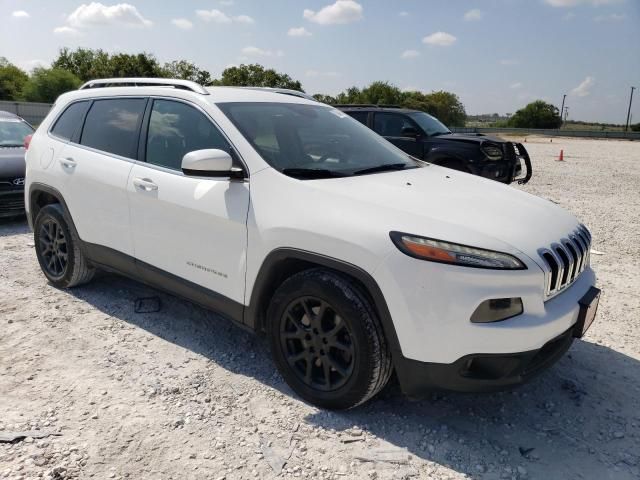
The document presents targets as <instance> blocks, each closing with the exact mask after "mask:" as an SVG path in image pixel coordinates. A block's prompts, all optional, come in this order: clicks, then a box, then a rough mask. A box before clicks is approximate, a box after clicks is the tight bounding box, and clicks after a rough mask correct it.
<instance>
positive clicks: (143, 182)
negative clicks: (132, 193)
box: [133, 178, 158, 192]
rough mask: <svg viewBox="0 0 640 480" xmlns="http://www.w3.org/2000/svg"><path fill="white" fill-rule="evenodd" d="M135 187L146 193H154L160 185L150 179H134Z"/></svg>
mask: <svg viewBox="0 0 640 480" xmlns="http://www.w3.org/2000/svg"><path fill="white" fill-rule="evenodd" d="M133 185H134V186H135V187H136V188H137V189H139V190H142V191H144V192H154V191H156V190H158V185H156V184H155V183H153V181H152V180H150V179H148V178H134V179H133Z"/></svg>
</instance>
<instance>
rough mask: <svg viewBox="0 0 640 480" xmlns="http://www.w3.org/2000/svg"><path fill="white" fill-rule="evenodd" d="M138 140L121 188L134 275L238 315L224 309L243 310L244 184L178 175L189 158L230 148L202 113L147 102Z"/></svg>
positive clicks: (165, 102)
mask: <svg viewBox="0 0 640 480" xmlns="http://www.w3.org/2000/svg"><path fill="white" fill-rule="evenodd" d="M141 141H142V142H145V148H144V150H145V153H144V158H141V159H140V160H141V161H139V162H138V163H137V164H136V165H135V166H134V167H133V170H132V172H131V175H130V177H129V183H128V186H127V191H128V195H129V205H130V210H131V225H132V232H133V241H134V248H135V257H136V259H137V260H138V261H139V264H140V268H141V269H145V270H146V271H147V272H149V271H152V272H153V271H155V272H157V273H160V274H162V273H169V274H171V276H169V277H168V278H173V280H176V279H177V280H178V281H179V280H185V281H187V283H185V285H186V287H188V288H195V290H197V291H200V292H203V290H202V289H203V288H204V289H206V291H207V292H209V293H207V292H204V293H203V295H206V296H207V295H208V297H210V298H214V299H216V301H217V302H219V305H215V304H214V305H213V306H214V307H215V308H217V309H218V310H220V311H222V312H223V313H230V316H232V317H235V316H237V315H235V314H236V313H238V312H237V311H235V312H234V311H233V308H232V309H231V311H227V309H226V307H228V306H229V301H230V302H231V304H232V305H235V306H236V307H238V308H241V304H242V302H243V301H244V280H245V278H244V276H245V270H246V251H247V231H246V229H247V227H246V221H247V211H248V208H249V183H248V182H244V181H238V180H230V179H228V178H201V177H189V176H185V175H184V174H183V173H182V171H181V169H180V166H181V162H182V157H183V156H184V155H185V154H186V153H188V152H191V151H194V150H202V149H207V148H218V149H222V150H226V151H229V152H231V148H232V147H231V146H230V144H229V143H228V141H227V140H226V139H225V137H224V136H223V135H222V134H221V132H220V130H219V129H218V128H217V127H216V125H215V124H214V123H213V122H212V120H211V119H210V118H209V117H208V116H207V115H206V114H204V113H203V112H202V111H201V110H199V109H198V108H196V107H194V106H192V105H191V104H187V103H184V102H181V101H177V100H167V99H155V100H153V105H152V107H151V113H150V116H149V121H148V134H147V135H146V138H145V135H144V134H143V135H142V138H141ZM158 269H159V270H161V271H162V272H158ZM214 292H215V293H214ZM216 293H217V294H218V295H216ZM187 296H192V297H193V295H189V294H187ZM234 308H235V307H234ZM236 310H237V309H236ZM240 315H241V313H240Z"/></svg>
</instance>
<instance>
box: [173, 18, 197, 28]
mask: <svg viewBox="0 0 640 480" xmlns="http://www.w3.org/2000/svg"><path fill="white" fill-rule="evenodd" d="M171 23H173V24H174V25H175V26H176V27H178V28H180V29H182V30H191V29H192V28H193V23H192V22H191V21H190V20H187V19H186V18H174V19H172V20H171Z"/></svg>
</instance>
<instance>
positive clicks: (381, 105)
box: [332, 103, 404, 108]
mask: <svg viewBox="0 0 640 480" xmlns="http://www.w3.org/2000/svg"><path fill="white" fill-rule="evenodd" d="M332 106H334V107H349V108H404V107H403V106H402V105H390V104H386V103H378V104H373V103H334V104H333V105H332Z"/></svg>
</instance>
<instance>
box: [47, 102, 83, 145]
mask: <svg viewBox="0 0 640 480" xmlns="http://www.w3.org/2000/svg"><path fill="white" fill-rule="evenodd" d="M89 104H90V102H86V101H85V102H76V103H72V104H71V105H69V106H68V107H67V109H66V110H65V111H64V112H63V113H62V115H60V117H59V118H58V120H57V121H56V123H55V125H54V126H53V128H52V129H51V133H53V134H54V135H55V136H56V137H60V138H62V139H64V140H71V139H72V138H73V136H74V135H75V134H76V132H78V131H79V129H80V128H81V127H82V119H83V118H84V114H85V113H87V108H89Z"/></svg>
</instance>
